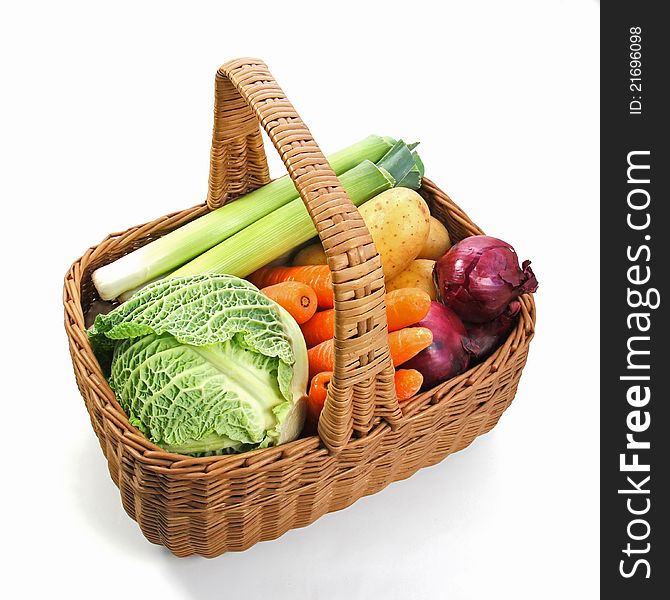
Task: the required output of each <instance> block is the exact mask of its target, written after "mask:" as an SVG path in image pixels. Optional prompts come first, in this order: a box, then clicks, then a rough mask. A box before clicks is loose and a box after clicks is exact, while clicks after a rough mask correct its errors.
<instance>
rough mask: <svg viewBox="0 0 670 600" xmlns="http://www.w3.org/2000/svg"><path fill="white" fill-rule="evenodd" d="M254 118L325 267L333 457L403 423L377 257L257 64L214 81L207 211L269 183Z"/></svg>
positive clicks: (231, 65) (227, 70)
mask: <svg viewBox="0 0 670 600" xmlns="http://www.w3.org/2000/svg"><path fill="white" fill-rule="evenodd" d="M254 116H255V118H256V119H257V120H258V122H259V123H260V124H261V125H262V126H263V128H264V129H265V131H266V133H267V134H268V136H269V137H270V140H271V141H272V143H273V145H274V147H275V148H276V149H277V151H278V152H279V155H280V156H281V159H282V161H283V162H284V164H285V165H286V169H287V170H288V173H289V175H290V177H291V179H292V180H293V183H294V184H295V187H296V188H297V190H298V192H299V194H300V197H301V198H302V200H303V202H304V203H305V206H306V207H307V210H308V212H309V214H310V216H311V217H312V220H313V221H314V225H315V226H316V229H317V231H318V234H319V238H320V239H321V243H322V244H323V248H324V250H325V253H326V257H327V259H328V266H329V267H330V270H331V274H332V279H333V292H334V297H335V338H334V344H335V361H334V363H335V364H334V369H333V378H332V381H331V383H330V385H329V386H328V396H327V399H326V404H325V406H324V409H323V411H322V413H321V418H320V419H319V427H318V431H319V436H320V437H321V440H322V441H323V443H324V444H325V445H326V447H327V448H328V449H329V450H330V451H331V452H338V451H339V450H341V449H342V448H343V447H344V446H345V445H346V444H347V442H348V441H349V439H350V438H351V436H352V434H353V433H354V432H355V433H356V435H359V436H360V435H365V434H366V433H367V432H368V431H370V429H371V428H372V426H373V424H374V422H375V420H376V419H377V418H382V419H384V420H385V421H387V422H388V423H389V424H390V425H391V427H393V428H395V427H396V426H397V425H398V423H399V420H400V419H401V418H402V413H401V411H400V408H399V406H398V400H397V398H396V395H395V385H394V368H393V363H392V362H391V357H390V352H389V347H388V339H387V325H386V307H385V304H384V293H385V289H384V275H383V272H382V268H381V260H380V258H379V255H378V254H377V250H376V249H375V246H374V243H373V241H372V237H371V236H370V233H369V232H368V229H367V227H366V226H365V223H364V222H363V219H362V218H361V215H360V214H359V212H358V210H357V209H356V207H355V206H354V204H353V203H352V202H351V200H350V199H349V196H348V195H347V193H346V192H345V191H344V189H343V187H342V185H341V184H340V182H339V181H338V179H337V177H336V176H335V173H334V172H333V170H332V169H331V167H330V165H329V164H328V161H327V160H326V159H325V157H324V155H323V153H322V152H321V150H320V149H319V147H318V146H317V144H316V142H315V141H314V139H313V138H312V135H311V133H310V132H309V130H308V129H307V127H306V126H305V124H304V123H303V122H302V120H301V119H300V117H299V116H298V113H297V112H296V111H295V109H294V108H293V106H292V105H291V103H290V102H289V100H288V99H287V98H286V95H285V94H284V92H283V91H282V90H281V88H280V87H279V86H278V85H277V83H276V82H275V80H274V78H273V77H272V75H271V74H270V72H269V71H268V68H267V66H266V65H265V63H263V61H261V60H258V59H253V58H240V59H237V60H233V61H230V62H227V63H226V64H224V65H223V66H221V67H220V68H219V70H218V72H217V74H216V85H215V106H214V133H213V139H212V154H211V164H210V174H209V195H208V200H207V203H208V205H209V207H210V208H215V207H217V206H220V205H221V204H223V203H225V201H226V200H227V199H228V198H229V196H230V195H231V194H232V193H237V192H239V193H243V192H245V191H247V189H248V187H247V188H245V187H244V186H245V185H249V187H250V186H251V185H254V186H255V184H256V183H258V184H259V185H260V184H262V183H265V182H267V181H268V180H269V176H268V173H267V163H266V160H265V155H264V154H263V150H262V145H261V146H259V145H258V144H259V143H261V142H259V140H260V132H259V130H258V126H257V124H256V122H255V120H253V119H252V117H254ZM252 153H253V156H250V155H251V154H252ZM231 167H232V169H231ZM232 170H234V171H235V173H234V174H233V173H232ZM245 182H246V183H245ZM250 182H251V183H250Z"/></svg>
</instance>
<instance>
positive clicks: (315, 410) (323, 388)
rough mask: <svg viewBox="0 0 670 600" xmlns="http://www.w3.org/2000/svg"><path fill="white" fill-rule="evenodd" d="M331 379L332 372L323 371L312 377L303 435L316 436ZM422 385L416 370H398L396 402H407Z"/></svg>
mask: <svg viewBox="0 0 670 600" xmlns="http://www.w3.org/2000/svg"><path fill="white" fill-rule="evenodd" d="M332 378H333V372H332V371H323V372H321V373H317V374H316V375H314V377H312V381H311V383H310V384H309V395H308V396H307V417H306V418H305V427H304V429H303V435H317V427H318V425H319V417H320V416H321V411H322V410H323V405H324V404H325V403H326V396H327V395H328V384H329V383H330V380H331V379H332ZM422 384H423V375H421V373H419V371H417V370H416V369H398V370H397V371H396V372H395V393H396V395H397V396H398V402H402V401H404V400H409V399H410V398H411V397H412V396H414V395H415V394H416V393H417V392H418V391H419V390H420V389H421V385H422Z"/></svg>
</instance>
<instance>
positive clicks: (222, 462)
mask: <svg viewBox="0 0 670 600" xmlns="http://www.w3.org/2000/svg"><path fill="white" fill-rule="evenodd" d="M420 189H421V190H423V191H425V192H427V193H429V194H430V195H432V196H437V197H439V199H440V201H442V202H443V203H446V204H447V205H448V207H449V210H450V213H451V212H453V214H454V216H456V217H457V218H458V220H459V221H460V220H463V221H465V222H467V224H468V225H470V226H472V227H474V228H475V229H477V230H479V231H481V230H480V229H479V228H478V227H477V226H476V225H474V223H472V221H471V220H470V218H469V217H468V215H467V214H466V213H465V212H464V211H463V210H462V209H461V208H460V207H459V206H458V205H456V204H455V203H454V202H453V200H451V198H450V197H449V196H448V195H447V194H446V193H445V192H443V191H442V190H441V189H440V188H439V187H438V186H437V185H436V184H434V183H433V182H432V181H431V180H430V179H428V178H426V177H424V178H423V180H422V185H421V188H420ZM206 206H207V205H206V203H200V204H197V205H195V206H193V207H191V208H187V209H184V210H182V211H175V212H172V213H169V214H167V215H164V217H162V219H165V218H171V217H178V216H181V215H185V214H187V213H188V215H189V216H188V220H190V219H191V218H195V217H196V216H197V214H198V213H199V212H201V211H204V209H205V208H206ZM191 213H193V214H192V215H191ZM159 220H161V217H159V219H157V220H155V221H150V222H147V223H143V224H140V225H135V226H132V227H129V228H128V229H126V230H124V231H119V232H115V233H110V234H108V235H107V236H106V237H105V238H103V240H101V241H100V242H99V243H98V244H95V245H93V246H90V247H89V248H88V249H87V251H86V252H85V253H84V254H82V256H80V257H79V258H77V259H76V260H75V261H74V262H73V263H72V265H71V267H70V269H68V271H67V273H66V274H65V284H66V289H65V290H64V296H63V300H64V303H66V324H67V316H68V315H67V284H68V281H69V280H70V279H71V278H72V277H74V276H75V275H76V276H78V281H77V285H76V287H77V289H79V290H81V282H82V280H83V271H84V272H85V269H84V270H83V271H82V268H81V263H82V262H83V261H84V260H85V259H86V258H87V257H88V256H89V255H90V254H92V253H94V252H95V251H96V249H98V247H99V246H100V245H102V244H103V243H104V242H105V241H108V240H110V239H113V238H117V237H122V236H125V235H128V234H130V233H132V232H136V231H143V230H145V229H146V228H147V227H148V226H150V225H152V224H153V223H156V222H157V221H159ZM481 232H482V233H483V231H481ZM519 301H520V302H521V306H522V311H521V314H520V317H519V319H518V322H517V324H516V326H515V327H514V329H512V331H511V332H510V334H509V335H508V337H507V338H506V339H505V341H504V342H503V343H502V344H501V345H500V346H499V347H498V348H497V349H496V351H495V352H494V353H493V354H491V355H490V356H489V357H488V358H487V359H486V360H484V361H482V362H480V363H478V364H476V365H474V366H473V367H471V368H470V369H468V370H467V371H465V372H463V373H461V374H460V375H457V376H455V377H452V378H450V379H448V380H446V381H443V382H441V383H439V384H438V385H436V386H435V387H433V388H430V389H428V390H425V391H422V392H420V393H419V394H417V395H415V396H414V397H412V398H410V399H409V400H407V401H404V402H403V403H402V404H401V405H400V408H401V412H402V420H401V422H400V425H399V427H404V426H407V424H408V423H410V422H411V420H412V419H413V418H416V417H417V416H418V415H423V414H424V413H425V412H426V411H436V410H440V409H443V408H444V406H445V402H443V401H442V400H441V399H440V400H438V401H436V402H431V401H430V399H431V398H433V397H435V396H436V395H438V394H442V395H444V394H446V393H447V392H448V391H450V390H453V389H470V390H471V388H472V386H474V385H480V384H481V385H483V384H484V383H485V381H486V379H487V378H488V377H491V376H493V375H495V374H496V373H497V372H498V371H499V370H500V367H501V365H502V364H503V363H504V362H505V360H506V359H507V358H508V357H509V356H510V355H511V354H513V353H514V352H516V351H517V350H518V348H519V347H521V345H522V343H521V342H522V341H525V342H526V345H527V344H528V343H530V341H531V340H532V338H533V336H534V329H535V322H536V310H535V301H534V298H533V295H532V294H523V295H522V296H520V297H519ZM73 304H74V305H75V306H74V308H75V316H76V320H75V324H76V326H77V327H78V331H80V332H81V333H82V334H83V336H84V337H85V339H86V343H87V344H88V338H87V337H86V327H85V325H84V310H83V307H82V304H81V301H78V302H74V303H73ZM67 335H68V338H69V340H70V344H71V345H72V343H73V340H72V336H71V334H70V332H69V331H67ZM89 349H90V350H91V352H92V349H91V348H90V344H89ZM89 366H92V367H93V372H92V373H91V375H94V376H95V377H96V379H97V380H99V381H98V382H97V383H99V384H100V385H101V388H102V391H104V392H105V394H104V396H105V400H106V403H107V404H106V406H105V407H104V408H105V411H104V413H105V415H106V417H107V418H109V419H110V420H111V421H112V422H113V424H114V425H115V426H116V427H118V428H119V429H122V430H123V431H122V432H121V435H120V437H121V439H122V440H123V442H124V444H125V445H126V446H127V447H128V450H129V451H130V452H131V453H132V454H133V455H134V456H135V457H136V458H138V459H140V460H142V462H143V463H145V465H146V466H147V467H148V468H150V469H152V470H155V471H158V472H169V473H171V474H176V473H177V472H178V471H186V472H184V475H188V474H191V475H197V476H203V475H213V474H214V473H217V474H218V473H221V472H225V471H229V470H233V469H235V468H238V467H250V466H252V465H253V466H260V465H261V464H262V463H264V462H267V463H268V464H274V463H276V462H277V461H279V460H282V459H292V458H295V457H297V456H300V455H303V454H307V453H310V452H311V451H317V452H319V451H320V452H323V453H327V452H328V450H327V448H326V447H325V445H324V443H323V441H322V440H321V438H320V437H319V436H318V435H313V436H309V437H305V438H298V439H296V440H293V441H291V442H287V443H285V444H282V445H280V446H273V447H269V448H259V449H255V450H250V451H247V452H244V453H241V454H224V455H218V456H201V457H192V456H188V455H184V454H176V453H173V452H168V451H166V450H164V449H163V448H161V447H160V446H158V445H157V444H155V443H154V442H152V441H151V440H149V439H148V438H147V437H145V436H144V435H143V434H142V433H141V432H140V431H139V430H138V429H137V428H136V427H134V426H133V425H131V423H130V421H129V419H128V416H127V414H126V413H125V411H124V410H123V408H122V407H121V405H120V404H119V402H118V400H117V399H116V396H115V394H114V392H113V391H112V390H111V388H110V387H109V384H108V382H107V380H106V379H105V377H104V375H103V373H102V369H101V368H100V365H99V363H98V362H97V360H96V361H95V362H94V364H92V365H89ZM453 400H454V398H451V399H450V401H453ZM108 407H111V408H113V409H114V410H113V412H112V411H110V410H109V408H108ZM476 410H477V409H475V410H474V411H472V412H473V413H474V412H476ZM391 429H392V428H391V426H390V425H389V424H388V423H387V422H385V421H384V420H381V419H380V420H378V421H377V422H376V423H375V424H374V426H373V427H372V429H371V430H370V431H369V433H368V434H367V435H365V436H362V437H352V438H351V439H350V440H349V442H347V444H346V445H345V446H344V448H343V451H347V450H352V449H354V448H356V447H357V446H359V445H361V444H365V443H367V442H369V441H370V440H372V439H374V438H376V437H377V436H380V435H383V434H384V433H385V432H387V431H391ZM366 441H367V442H366ZM263 459H265V460H263ZM194 467H200V468H199V469H198V470H193V468H194ZM202 467H205V469H204V471H203V470H202ZM189 471H190V473H189Z"/></svg>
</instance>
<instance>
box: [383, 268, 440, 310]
mask: <svg viewBox="0 0 670 600" xmlns="http://www.w3.org/2000/svg"><path fill="white" fill-rule="evenodd" d="M434 267H435V261H434V260H428V259H425V258H418V259H416V260H414V261H412V263H411V264H410V266H409V267H407V269H405V270H404V271H403V272H402V273H400V274H399V275H398V276H397V277H394V278H393V279H392V280H391V281H387V282H386V291H387V292H390V291H392V290H397V289H400V288H408V287H413V288H419V289H421V290H424V291H425V292H427V293H428V295H429V296H430V299H431V300H435V299H436V297H437V291H436V290H435V283H434V282H433V268H434Z"/></svg>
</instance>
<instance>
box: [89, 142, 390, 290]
mask: <svg viewBox="0 0 670 600" xmlns="http://www.w3.org/2000/svg"><path fill="white" fill-rule="evenodd" d="M394 143H395V142H394V140H392V139H391V138H388V137H380V136H376V135H371V136H368V137H367V138H365V139H363V140H361V141H360V142H357V143H355V144H353V145H352V146H349V147H348V148H345V149H343V150H340V151H338V152H335V153H334V154H332V155H331V156H329V157H328V161H329V163H330V165H331V167H332V168H333V170H334V171H335V173H336V174H337V175H343V174H344V173H345V172H347V171H349V170H351V169H352V168H354V167H355V166H356V165H358V164H360V163H362V162H363V161H372V162H376V161H378V160H380V159H381V158H382V157H383V156H385V155H386V154H387V153H388V151H389V149H391V148H392V147H393V145H394ZM366 170H367V168H366ZM354 179H355V178H354ZM357 181H359V183H360V180H357ZM296 198H298V192H297V190H296V189H295V186H294V185H293V182H292V181H291V178H290V177H289V176H288V175H285V176H284V177H281V178H279V179H276V180H274V181H272V182H270V183H268V184H267V185H264V186H263V187H261V188H258V189H257V190H254V191H253V192H250V193H249V194H246V195H245V196H243V197H242V198H239V199H237V200H235V202H231V203H229V204H226V205H224V206H222V207H221V208H218V209H216V210H213V211H212V212H209V213H207V214H206V215H203V216H201V217H199V218H198V219H195V220H193V221H191V222H190V223H187V224H186V225H183V226H182V227H179V228H178V229H175V230H174V231H172V232H170V233H168V234H167V235H164V236H162V237H161V238H159V239H157V240H155V241H153V242H151V243H149V244H147V245H146V246H143V247H142V248H139V249H138V250H135V251H134V252H131V253H130V254H127V255H126V256H122V257H121V258H119V259H118V260H116V261H114V262H112V263H110V264H108V265H105V266H103V267H100V268H99V269H97V270H96V271H95V272H94V273H93V275H92V279H93V283H94V285H95V287H96V289H97V290H98V293H99V295H100V297H101V298H102V299H103V300H112V299H114V298H118V297H120V296H121V295H122V294H123V293H124V292H128V291H129V290H131V291H132V290H135V289H137V288H139V287H142V286H143V285H145V284H146V283H147V282H149V281H152V280H154V279H158V278H160V277H162V276H164V275H166V274H167V273H169V272H170V271H172V270H174V269H176V268H177V267H180V266H181V265H183V264H184V263H187V262H188V261H190V260H191V259H193V258H195V257H197V256H199V255H201V254H202V253H203V252H205V251H206V250H208V249H210V248H212V247H213V246H216V244H218V243H220V242H222V241H224V240H226V239H228V238H230V236H233V235H234V234H236V233H237V232H239V231H241V230H243V229H244V228H245V227H247V226H248V225H250V224H251V223H255V222H257V221H258V220H259V219H262V218H263V217H265V216H266V215H268V214H271V213H272V212H273V211H275V210H277V209H278V208H280V207H282V206H284V205H286V204H287V203H290V202H291V201H292V200H294V199H296ZM298 202H300V200H299V199H298Z"/></svg>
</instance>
